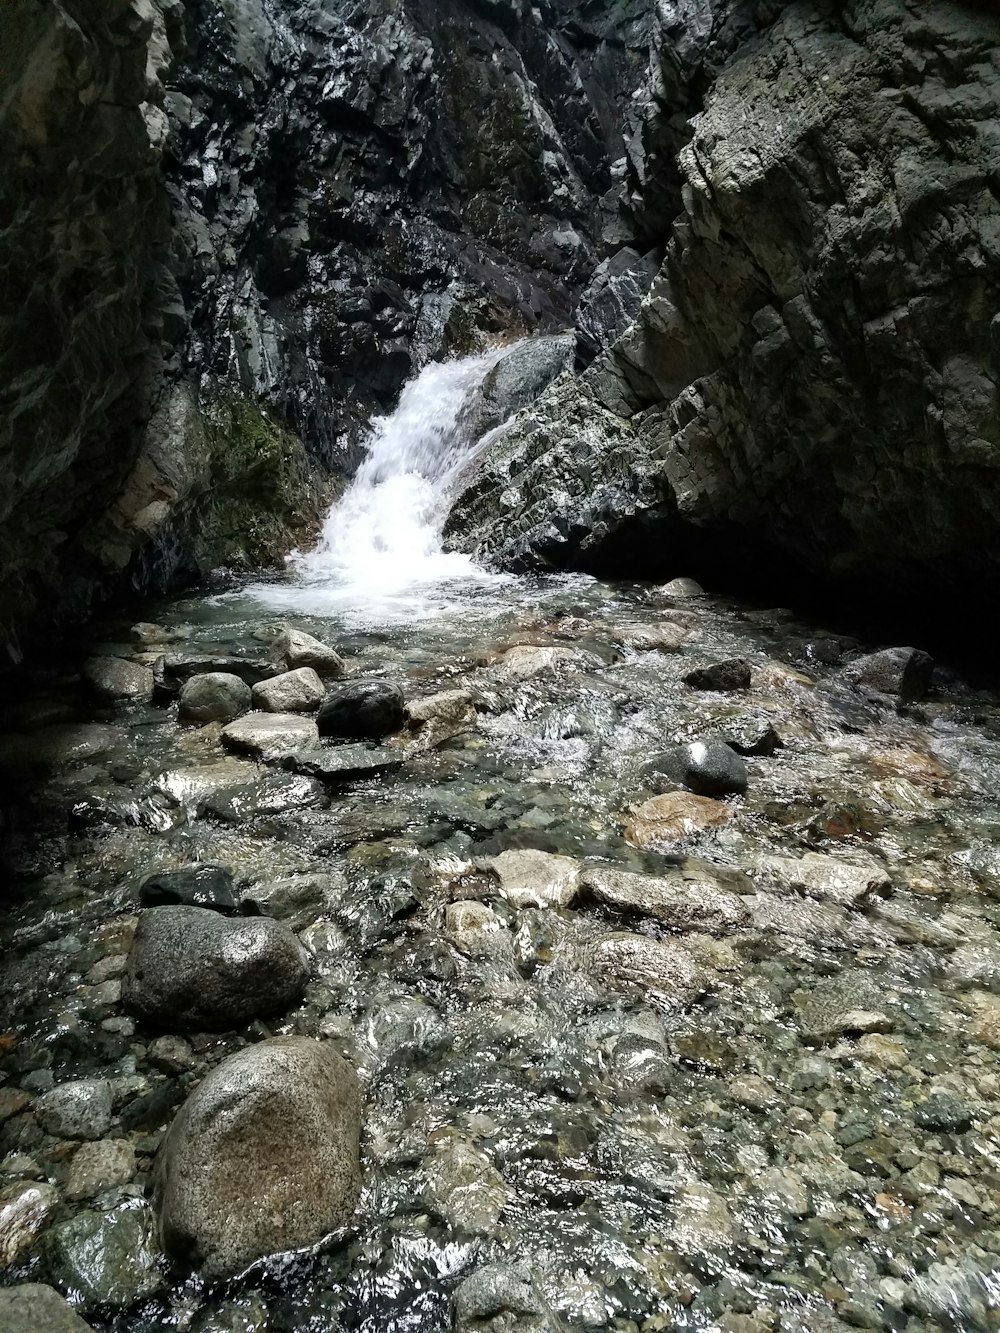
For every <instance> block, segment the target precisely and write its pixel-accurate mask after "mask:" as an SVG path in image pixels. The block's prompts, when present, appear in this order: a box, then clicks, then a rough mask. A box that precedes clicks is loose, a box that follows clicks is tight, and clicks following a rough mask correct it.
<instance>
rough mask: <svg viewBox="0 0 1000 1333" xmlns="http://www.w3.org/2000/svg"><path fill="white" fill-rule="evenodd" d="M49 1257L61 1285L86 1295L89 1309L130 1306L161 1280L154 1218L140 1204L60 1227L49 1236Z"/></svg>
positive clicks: (84, 1214) (82, 1216)
mask: <svg viewBox="0 0 1000 1333" xmlns="http://www.w3.org/2000/svg"><path fill="white" fill-rule="evenodd" d="M45 1256H46V1261H47V1265H48V1271H49V1273H50V1275H51V1277H52V1280H53V1282H54V1283H55V1284H56V1286H57V1287H61V1288H62V1289H63V1290H64V1291H67V1292H73V1293H74V1294H78V1295H79V1296H81V1297H82V1298H83V1303H84V1306H85V1308H87V1309H91V1308H94V1307H96V1306H101V1305H110V1306H117V1307H124V1306H127V1305H131V1304H132V1303H133V1302H134V1301H137V1300H139V1299H140V1298H141V1297H143V1296H149V1295H151V1294H152V1293H153V1292H154V1291H155V1290H156V1289H157V1287H159V1286H160V1284H161V1282H162V1267H161V1265H162V1255H161V1254H160V1251H159V1247H158V1246H157V1244H156V1240H155V1227H154V1224H153V1216H152V1213H151V1211H150V1209H149V1207H148V1205H146V1204H142V1203H138V1202H132V1203H129V1204H124V1205H122V1207H120V1208H117V1209H115V1211H114V1212H110V1213H98V1212H91V1211H86V1212H82V1213H77V1214H76V1216H75V1217H71V1218H70V1219H69V1220H68V1221H66V1222H61V1223H59V1225H58V1226H55V1227H53V1228H52V1229H51V1230H50V1231H49V1233H48V1235H47V1236H46V1242H45Z"/></svg>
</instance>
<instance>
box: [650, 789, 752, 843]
mask: <svg viewBox="0 0 1000 1333" xmlns="http://www.w3.org/2000/svg"><path fill="white" fill-rule="evenodd" d="M730 818H731V815H730V811H729V808H728V806H725V805H723V804H722V802H721V801H715V800H712V799H711V798H710V797H707V796H694V795H689V794H688V793H687V792H679V791H678V792H667V793H666V794H665V795H663V796H654V797H652V798H651V799H650V800H648V801H644V802H643V803H642V805H640V806H638V807H637V808H636V809H635V810H633V812H632V815H631V817H630V818H629V819H628V820H627V821H626V824H625V841H626V842H630V843H631V844H632V846H633V847H640V848H646V847H650V846H652V845H653V844H655V843H676V842H683V841H684V840H685V839H687V838H690V837H693V836H694V835H695V834H697V833H701V832H702V831H703V830H705V829H709V828H718V827H720V826H721V825H722V824H725V823H728V821H729V819H730Z"/></svg>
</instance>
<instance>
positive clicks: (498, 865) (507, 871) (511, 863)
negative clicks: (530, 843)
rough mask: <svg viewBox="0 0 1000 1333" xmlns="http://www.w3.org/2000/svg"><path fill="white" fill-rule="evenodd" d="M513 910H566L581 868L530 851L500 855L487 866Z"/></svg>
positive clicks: (565, 858)
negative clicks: (517, 908) (521, 908)
mask: <svg viewBox="0 0 1000 1333" xmlns="http://www.w3.org/2000/svg"><path fill="white" fill-rule="evenodd" d="M487 864H488V865H489V867H490V869H491V870H492V871H493V872H494V874H495V875H496V876H497V878H498V879H499V881H500V897H501V898H503V899H504V901H505V902H508V903H510V904H511V906H512V907H566V906H568V905H569V904H570V903H571V902H572V901H573V898H574V897H575V895H576V890H577V881H578V879H579V874H580V867H579V864H578V863H577V862H576V861H574V860H572V859H571V858H570V857H568V856H555V855H554V854H553V853H551V852H538V851H535V850H533V849H532V848H530V847H526V848H514V849H512V850H511V851H507V852H501V853H500V855H499V856H494V857H492V858H491V859H490V860H489V862H487Z"/></svg>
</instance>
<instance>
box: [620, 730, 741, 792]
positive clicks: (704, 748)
mask: <svg viewBox="0 0 1000 1333" xmlns="http://www.w3.org/2000/svg"><path fill="white" fill-rule="evenodd" d="M644 771H645V773H646V774H648V775H649V777H650V785H651V786H652V787H653V788H654V790H655V789H657V788H662V787H663V786H664V785H667V786H671V787H687V788H688V790H689V791H693V792H697V794H698V795H699V796H732V795H736V796H742V795H743V793H744V792H745V791H746V789H747V783H748V780H749V779H748V776H747V766H746V764H745V763H744V762H743V760H742V759H741V758H740V756H739V755H738V754H737V753H736V752H735V750H733V749H731V748H730V747H729V746H728V745H727V744H726V743H725V741H718V740H708V741H692V742H691V743H690V744H689V745H679V746H677V747H676V748H675V749H673V750H668V751H667V752H666V753H665V754H662V755H658V756H657V757H656V758H655V759H653V760H651V761H650V763H649V764H647V765H646V768H645V770H644Z"/></svg>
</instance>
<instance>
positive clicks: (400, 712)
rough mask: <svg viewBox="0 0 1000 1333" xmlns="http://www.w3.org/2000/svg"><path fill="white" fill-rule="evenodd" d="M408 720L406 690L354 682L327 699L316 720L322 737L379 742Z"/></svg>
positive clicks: (383, 682) (385, 684) (387, 684)
mask: <svg viewBox="0 0 1000 1333" xmlns="http://www.w3.org/2000/svg"><path fill="white" fill-rule="evenodd" d="M405 720H406V704H405V700H404V698H403V691H402V689H401V688H400V687H399V686H398V685H396V684H394V683H393V682H392V681H388V680H353V681H351V682H350V683H349V684H347V685H341V687H340V688H339V689H337V690H334V691H333V693H332V694H329V695H327V697H326V699H324V701H323V703H322V705H321V706H320V710H319V715H318V717H317V718H316V722H317V725H318V727H319V734H320V735H321V736H332V737H334V738H336V739H342V740H351V741H366V740H370V741H377V740H380V739H381V738H382V737H383V736H388V735H390V734H391V733H392V732H394V731H399V730H400V729H401V727H402V726H403V724H404V722H405Z"/></svg>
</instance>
